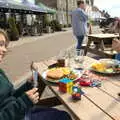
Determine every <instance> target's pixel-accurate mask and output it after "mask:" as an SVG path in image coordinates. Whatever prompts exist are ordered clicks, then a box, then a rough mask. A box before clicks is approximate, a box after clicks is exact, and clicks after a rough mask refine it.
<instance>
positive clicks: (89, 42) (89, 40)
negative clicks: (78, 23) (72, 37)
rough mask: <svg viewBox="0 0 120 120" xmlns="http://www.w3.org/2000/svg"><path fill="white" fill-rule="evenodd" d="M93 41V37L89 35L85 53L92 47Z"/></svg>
mask: <svg viewBox="0 0 120 120" xmlns="http://www.w3.org/2000/svg"><path fill="white" fill-rule="evenodd" d="M91 42H92V40H91V38H89V37H88V42H87V46H86V47H85V55H86V54H87V51H88V49H89V47H90V44H91Z"/></svg>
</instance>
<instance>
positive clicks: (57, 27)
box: [50, 20, 62, 31]
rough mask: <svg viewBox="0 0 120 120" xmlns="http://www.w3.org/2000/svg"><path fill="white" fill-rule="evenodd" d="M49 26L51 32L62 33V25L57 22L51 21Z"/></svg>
mask: <svg viewBox="0 0 120 120" xmlns="http://www.w3.org/2000/svg"><path fill="white" fill-rule="evenodd" d="M50 25H51V28H52V29H53V31H62V25H61V24H60V23H59V22H58V21H57V20H52V21H51V22H50Z"/></svg>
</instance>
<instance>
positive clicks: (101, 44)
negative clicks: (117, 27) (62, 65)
mask: <svg viewBox="0 0 120 120" xmlns="http://www.w3.org/2000/svg"><path fill="white" fill-rule="evenodd" d="M114 38H119V34H108V33H107V34H89V35H88V42H87V45H86V47H85V54H87V52H88V51H89V52H92V53H94V54H97V55H100V56H102V57H109V58H112V57H113V55H114V54H115V51H113V50H112V40H113V39H114ZM92 42H93V43H94V44H95V47H94V48H91V47H90V45H91V43H92Z"/></svg>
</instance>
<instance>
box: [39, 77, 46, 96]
mask: <svg viewBox="0 0 120 120" xmlns="http://www.w3.org/2000/svg"><path fill="white" fill-rule="evenodd" d="M45 87H46V84H45V83H44V81H43V78H42V77H41V76H40V75H39V78H38V92H39V96H40V97H41V95H42V93H43V92H44V90H45Z"/></svg>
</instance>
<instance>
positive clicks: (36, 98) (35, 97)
mask: <svg viewBox="0 0 120 120" xmlns="http://www.w3.org/2000/svg"><path fill="white" fill-rule="evenodd" d="M37 90H38V88H33V89H31V90H29V91H27V92H26V94H27V96H28V97H29V99H30V100H31V101H32V102H33V103H34V104H36V103H38V101H39V93H38V91H37Z"/></svg>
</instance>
